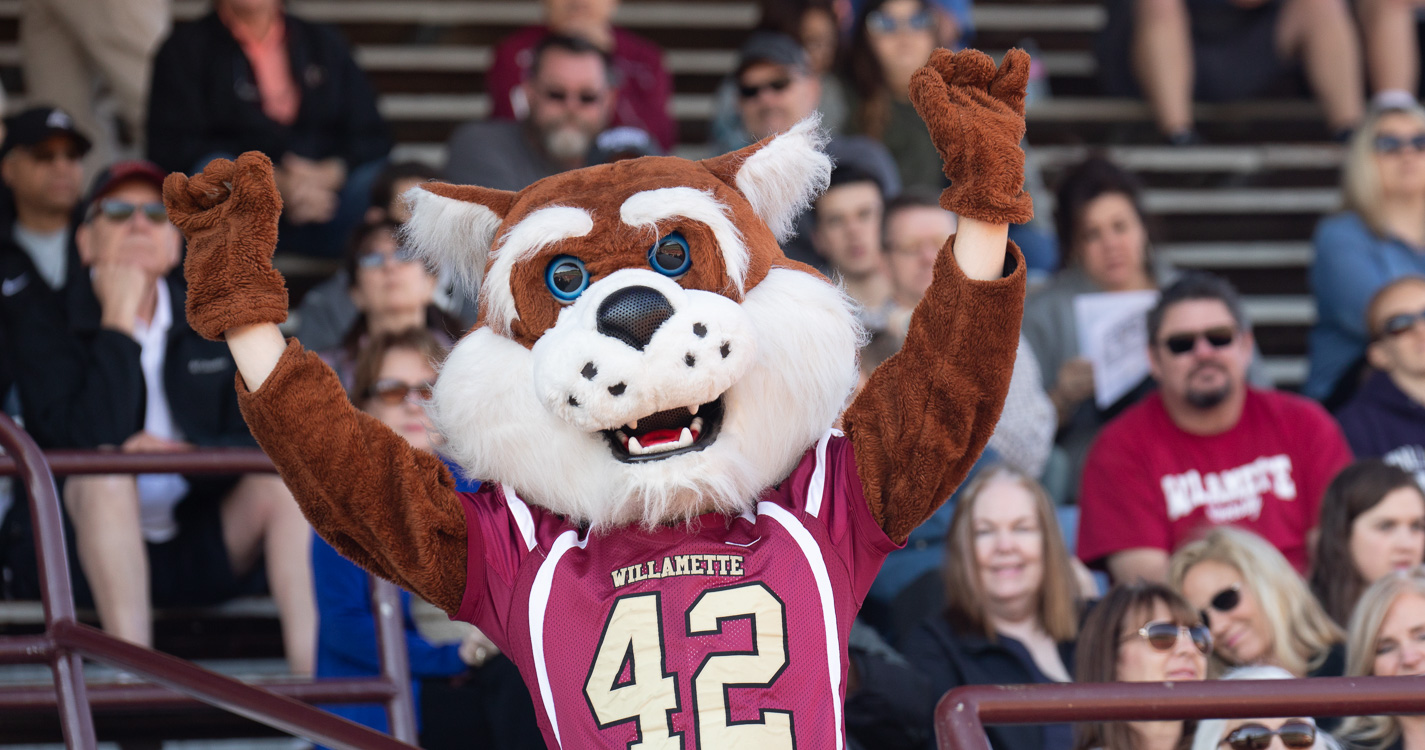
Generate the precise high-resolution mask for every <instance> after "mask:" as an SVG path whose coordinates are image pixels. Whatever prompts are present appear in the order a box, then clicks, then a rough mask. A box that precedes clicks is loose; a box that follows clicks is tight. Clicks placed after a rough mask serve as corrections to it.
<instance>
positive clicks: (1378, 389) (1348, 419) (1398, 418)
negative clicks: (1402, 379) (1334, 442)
mask: <svg viewBox="0 0 1425 750" xmlns="http://www.w3.org/2000/svg"><path fill="white" fill-rule="evenodd" d="M1336 420H1337V421H1339V422H1340V423H1341V431H1342V432H1343V433H1345V435H1346V442H1348V443H1350V444H1351V451H1352V452H1353V453H1355V454H1356V458H1383V459H1385V462H1386V463H1388V464H1393V465H1395V466H1399V467H1400V468H1402V469H1405V470H1406V471H1409V472H1414V473H1415V475H1416V477H1419V478H1425V404H1420V403H1417V402H1415V401H1414V400H1413V399H1411V398H1410V397H1409V396H1407V395H1405V393H1404V392H1402V391H1401V390H1400V388H1398V387H1396V385H1395V382H1394V381H1392V380H1391V379H1390V376H1389V375H1386V374H1385V373H1383V372H1377V373H1373V374H1372V375H1371V376H1370V377H1369V378H1368V379H1367V380H1366V382H1365V383H1364V384H1362V385H1361V389H1360V390H1358V391H1356V396H1355V398H1352V399H1351V400H1350V401H1349V402H1347V404H1346V405H1345V406H1343V407H1341V410H1340V411H1339V412H1337V413H1336Z"/></svg>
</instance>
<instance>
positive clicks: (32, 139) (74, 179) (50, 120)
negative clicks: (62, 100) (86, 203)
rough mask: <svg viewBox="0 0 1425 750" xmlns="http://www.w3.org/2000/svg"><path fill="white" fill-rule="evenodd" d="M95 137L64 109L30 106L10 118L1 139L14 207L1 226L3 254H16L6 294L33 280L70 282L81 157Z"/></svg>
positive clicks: (2, 176) (0, 168) (2, 167)
mask: <svg viewBox="0 0 1425 750" xmlns="http://www.w3.org/2000/svg"><path fill="white" fill-rule="evenodd" d="M88 151H89V139H88V138H85V137H84V135H83V134H82V133H80V132H79V131H78V130H75V128H74V121H73V120H71V119H70V118H69V115H67V114H65V112H64V110H60V109H54V108H52V107H36V108H34V109H27V110H25V111H24V112H21V113H19V114H17V115H14V116H12V117H7V118H6V119H5V141H4V143H3V144H0V181H3V182H4V183H5V187H6V188H8V189H9V193H10V196H11V199H12V201H13V205H12V206H11V207H10V208H12V209H13V211H10V212H6V213H8V214H9V215H10V219H11V221H10V223H9V226H5V227H3V228H0V256H5V255H11V254H13V255H14V256H15V257H14V258H11V259H10V260H9V261H8V262H7V263H6V267H5V269H4V271H5V273H4V277H3V283H4V286H3V288H0V294H3V295H4V296H6V297H10V296H13V295H15V294H18V293H19V291H20V290H21V289H22V288H24V287H25V286H27V285H29V284H31V283H36V284H38V283H41V282H43V284H44V285H45V286H47V287H49V288H50V289H59V288H60V287H62V286H64V284H65V280H66V279H67V278H68V276H69V272H70V267H69V264H70V256H71V255H72V254H73V250H72V249H71V243H72V240H73V237H74V233H73V232H72V231H71V229H70V222H71V220H72V219H73V218H74V210H75V207H77V206H78V205H79V198H80V194H81V193H82V192H83V190H84V168H83V165H82V164H81V163H80V159H81V158H82V157H83V156H84V154H86V153H88Z"/></svg>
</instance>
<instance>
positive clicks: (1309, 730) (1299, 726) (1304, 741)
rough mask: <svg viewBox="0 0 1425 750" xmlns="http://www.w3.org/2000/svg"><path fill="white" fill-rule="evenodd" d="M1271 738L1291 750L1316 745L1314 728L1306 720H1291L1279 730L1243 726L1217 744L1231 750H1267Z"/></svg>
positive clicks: (1302, 749) (1253, 724)
mask: <svg viewBox="0 0 1425 750" xmlns="http://www.w3.org/2000/svg"><path fill="white" fill-rule="evenodd" d="M1273 737H1280V738H1282V744H1283V745H1286V746H1287V747H1289V748H1293V750H1304V748H1308V747H1311V746H1312V745H1314V744H1316V727H1315V726H1314V725H1313V724H1311V723H1310V722H1308V721H1307V720H1306V719H1292V720H1290V721H1288V722H1287V723H1285V724H1283V725H1281V728H1279V729H1267V728H1266V727H1265V726H1263V725H1261V724H1256V723H1249V724H1243V725H1242V726H1240V727H1237V728H1236V729H1234V730H1232V733H1231V734H1229V735H1227V739H1224V740H1223V741H1221V742H1219V743H1217V744H1219V745H1231V746H1232V750H1267V748H1268V747H1271V744H1272V738H1273Z"/></svg>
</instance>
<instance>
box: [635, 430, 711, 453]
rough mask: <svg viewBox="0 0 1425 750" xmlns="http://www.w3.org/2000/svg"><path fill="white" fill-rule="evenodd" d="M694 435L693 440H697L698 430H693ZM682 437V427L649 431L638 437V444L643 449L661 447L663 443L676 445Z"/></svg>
mask: <svg viewBox="0 0 1425 750" xmlns="http://www.w3.org/2000/svg"><path fill="white" fill-rule="evenodd" d="M692 433H693V439H694V440H697V439H698V432H697V430H693V431H692ZM682 436H683V428H681V427H680V428H678V429H676V430H649V431H648V432H646V433H644V434H642V435H639V436H638V442H639V444H641V445H642V446H643V447H645V448H647V447H648V446H650V445H660V444H662V443H676V442H678V438H680V437H682Z"/></svg>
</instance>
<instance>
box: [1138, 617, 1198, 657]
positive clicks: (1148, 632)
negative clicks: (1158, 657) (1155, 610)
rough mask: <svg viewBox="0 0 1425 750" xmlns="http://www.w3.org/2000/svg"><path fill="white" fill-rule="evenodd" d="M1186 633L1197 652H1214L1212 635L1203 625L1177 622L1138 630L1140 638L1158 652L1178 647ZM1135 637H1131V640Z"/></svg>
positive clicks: (1145, 626) (1159, 623) (1150, 624)
mask: <svg viewBox="0 0 1425 750" xmlns="http://www.w3.org/2000/svg"><path fill="white" fill-rule="evenodd" d="M1184 633H1186V634H1187V637H1188V638H1190V639H1191V640H1192V645H1193V646H1196V647H1197V650H1198V651H1200V652H1202V653H1204V654H1206V653H1209V652H1211V651H1212V633H1211V632H1210V631H1209V630H1208V629H1207V628H1206V627H1204V626H1202V625H1179V624H1177V623H1175V622H1150V623H1148V624H1147V625H1144V626H1143V627H1141V628H1138V632H1137V633H1135V634H1134V635H1137V636H1138V637H1139V638H1142V639H1143V640H1145V641H1147V642H1148V645H1149V646H1152V647H1153V648H1154V649H1156V650H1158V651H1172V650H1173V647H1174V646H1176V645H1178V638H1180V637H1182V635H1183V634H1184ZM1132 637H1133V636H1132V635H1130V636H1129V638H1132Z"/></svg>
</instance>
